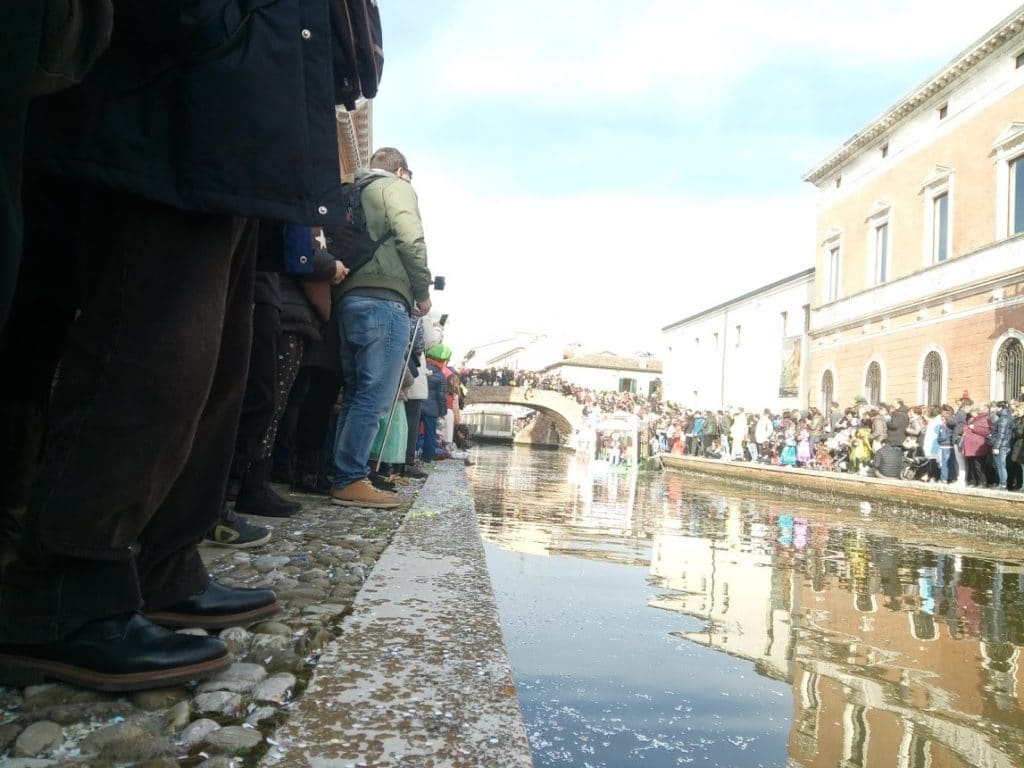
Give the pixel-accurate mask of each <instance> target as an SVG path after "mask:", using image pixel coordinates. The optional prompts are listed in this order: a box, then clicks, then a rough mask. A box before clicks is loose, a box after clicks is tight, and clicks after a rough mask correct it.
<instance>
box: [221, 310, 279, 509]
mask: <svg viewBox="0 0 1024 768" xmlns="http://www.w3.org/2000/svg"><path fill="white" fill-rule="evenodd" d="M280 337H281V310H280V309H278V308H277V307H276V306H274V305H272V304H265V303H259V304H256V305H254V306H253V307H252V345H251V348H250V352H249V368H248V375H247V377H246V380H245V394H244V396H243V398H242V413H241V417H240V418H239V421H238V431H237V434H236V435H235V453H234V457H233V458H232V460H231V486H230V488H229V492H228V498H234V497H235V496H236V495H237V494H238V492H239V487H238V486H239V485H240V484H241V483H242V481H243V480H244V478H245V476H246V474H247V473H248V472H249V468H250V467H251V466H252V465H253V464H255V463H256V462H257V461H258V460H259V459H260V458H261V456H262V452H263V446H262V442H263V438H264V436H265V435H266V433H267V429H268V427H269V426H270V423H271V421H272V420H273V418H274V405H275V397H276V392H277V384H276V380H277V345H278V341H279V340H280Z"/></svg>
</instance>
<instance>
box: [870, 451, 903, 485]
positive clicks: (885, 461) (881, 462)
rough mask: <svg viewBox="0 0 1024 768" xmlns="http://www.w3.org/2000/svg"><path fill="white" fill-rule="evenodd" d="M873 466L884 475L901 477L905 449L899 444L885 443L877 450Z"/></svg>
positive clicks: (872, 460) (872, 461)
mask: <svg viewBox="0 0 1024 768" xmlns="http://www.w3.org/2000/svg"><path fill="white" fill-rule="evenodd" d="M871 466H872V467H874V468H875V469H876V470H877V471H878V474H880V475H882V476H883V477H899V476H900V472H901V471H902V470H903V449H902V448H900V447H899V446H898V445H892V444H889V445H883V446H882V447H881V448H879V449H878V450H877V451H875V455H874V457H873V458H872V459H871Z"/></svg>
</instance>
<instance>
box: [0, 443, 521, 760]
mask: <svg viewBox="0 0 1024 768" xmlns="http://www.w3.org/2000/svg"><path fill="white" fill-rule="evenodd" d="M399 491H400V493H402V494H403V495H404V496H405V497H406V498H407V499H408V502H409V505H408V506H407V507H405V508H402V509H399V510H395V511H380V510H364V509H354V508H342V507H337V506H334V505H331V504H329V503H328V502H327V500H326V499H324V498H322V497H315V496H300V495H296V496H295V498H298V499H300V500H301V501H302V502H303V504H304V509H303V511H302V512H301V513H300V514H299V515H297V516H296V517H294V518H291V519H287V520H259V519H255V521H256V522H264V523H266V524H269V525H272V526H273V528H274V534H273V538H272V539H271V541H270V542H269V543H268V544H266V545H265V546H263V547H259V548H256V549H253V550H231V549H224V548H218V547H212V546H211V547H205V546H204V547H203V548H202V554H203V558H204V560H205V561H206V562H207V565H208V567H209V568H210V571H211V573H212V574H213V575H214V577H215V578H217V579H219V580H222V581H224V582H226V583H230V584H234V585H238V586H264V585H265V586H270V587H272V588H273V589H274V590H276V592H277V595H278V600H279V601H280V602H281V603H282V606H283V610H282V611H281V613H280V614H278V615H277V616H275V617H274V619H273V620H272V621H267V622H264V623H262V624H258V625H256V626H253V627H250V628H248V629H240V628H234V629H229V630H225V631H223V632H221V633H220V637H221V638H222V639H223V640H224V641H225V642H226V643H227V645H228V647H229V648H230V650H231V652H232V655H233V656H234V659H235V663H234V664H233V665H232V666H231V667H230V668H229V669H228V670H226V671H225V672H223V673H222V674H220V675H219V676H217V677H215V678H211V679H209V680H206V681H204V682H202V683H199V684H198V685H192V686H181V687H175V688H165V689H158V690H153V691H144V692H139V693H135V694H131V695H124V696H114V695H108V694H100V693H92V692H88V691H82V690H80V689H77V688H74V687H72V686H68V685H64V684H59V683H47V684H44V685H39V686H31V687H29V688H25V689H23V690H20V689H14V688H4V687H0V763H2V764H3V765H4V766H7V767H8V768H23V767H24V768H34V767H35V766H51V765H89V766H97V765H111V766H116V765H145V766H146V768H163V767H164V766H166V767H168V768H170V767H171V766H179V765H187V766H200V765H202V766H229V765H234V766H253V765H289V766H291V765H322V766H328V765H329V766H366V768H375V767H382V766H391V765H401V766H423V767H424V768H426V767H427V766H438V767H440V766H460V767H461V766H466V767H467V768H468V767H469V766H492V765H493V766H529V765H530V758H529V748H528V745H527V742H526V735H525V730H524V728H523V725H522V722H521V719H520V715H519V708H518V702H517V700H516V698H515V688H514V685H513V683H512V677H511V673H510V671H509V669H508V663H507V660H506V658H505V652H504V646H503V645H502V640H501V632H500V627H499V625H498V622H497V614H496V611H495V609H494V603H493V596H492V594H491V590H490V582H489V579H488V576H487V571H486V564H485V563H484V559H483V547H482V544H481V542H480V537H479V533H478V532H477V529H476V519H475V512H474V507H473V501H472V496H471V494H470V492H469V487H468V482H467V479H466V475H465V470H464V468H463V467H462V465H461V463H460V462H454V461H448V462H440V463H438V464H437V465H435V468H434V471H433V473H432V475H431V477H430V478H429V479H428V480H427V481H426V484H425V485H424V486H423V487H422V489H421V488H420V487H419V486H407V487H402V488H400V489H399ZM393 539H394V542H393V543H392V540H393ZM389 543H390V544H391V546H390V547H389ZM382 554H383V555H384V556H383V558H382ZM378 560H380V562H378Z"/></svg>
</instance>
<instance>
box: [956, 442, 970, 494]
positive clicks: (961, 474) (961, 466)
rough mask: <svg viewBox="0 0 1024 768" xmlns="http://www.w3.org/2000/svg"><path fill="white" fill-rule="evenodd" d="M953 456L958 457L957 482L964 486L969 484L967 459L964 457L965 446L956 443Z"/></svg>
mask: <svg viewBox="0 0 1024 768" xmlns="http://www.w3.org/2000/svg"><path fill="white" fill-rule="evenodd" d="M953 456H954V458H955V459H956V484H957V485H959V486H961V487H963V486H965V485H967V459H966V458H964V449H963V447H962V446H960V445H957V444H956V443H954V444H953Z"/></svg>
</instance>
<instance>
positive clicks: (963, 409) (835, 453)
mask: <svg viewBox="0 0 1024 768" xmlns="http://www.w3.org/2000/svg"><path fill="white" fill-rule="evenodd" d="M659 445H660V447H661V449H662V450H665V451H670V452H675V453H690V454H696V455H701V456H711V457H715V458H724V459H732V460H745V461H753V462H760V463H764V464H775V465H782V466H793V467H805V468H808V469H819V470H838V471H846V472H853V473H859V474H864V475H876V476H881V477H890V478H897V477H902V478H904V479H914V480H922V481H925V482H941V483H956V484H958V485H961V486H966V487H981V488H985V487H990V488H997V489H1002V490H1020V488H1021V475H1022V469H1021V466H1022V464H1024V403H1019V402H1014V403H1009V402H1006V401H997V402H993V403H988V404H980V403H979V404H976V403H974V402H973V400H971V399H970V398H969V397H967V396H966V395H965V396H964V397H962V398H961V399H960V400H959V401H958V402H957V404H956V407H952V406H907V405H906V404H905V403H904V402H903V401H902V400H896V401H895V402H894V403H893V404H891V405H890V404H886V403H879V404H875V405H872V404H868V403H866V402H864V401H863V398H858V401H857V402H855V403H854V404H853V405H851V406H850V407H847V408H841V407H840V406H839V404H838V403H833V404H832V407H831V408H830V409H829V411H828V413H827V414H825V413H822V412H821V411H820V410H819V409H818V408H814V407H812V408H809V409H807V410H805V411H801V410H790V411H782V412H781V413H772V411H771V410H770V409H765V410H763V411H762V412H761V413H759V414H754V413H749V414H748V413H746V412H744V411H743V409H736V410H734V411H731V412H730V411H725V410H722V411H683V413H682V414H681V415H680V416H679V417H677V418H675V419H669V423H667V424H666V423H662V424H661V425H660V428H659Z"/></svg>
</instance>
